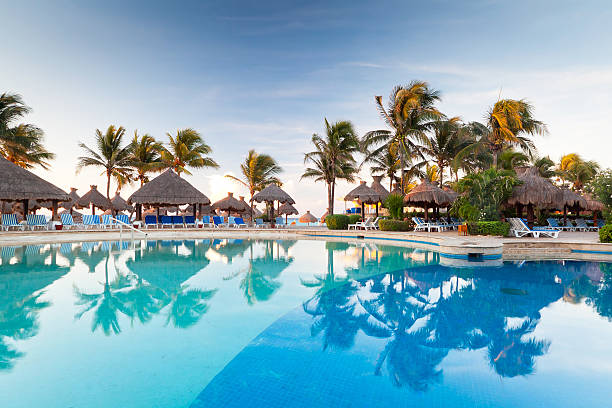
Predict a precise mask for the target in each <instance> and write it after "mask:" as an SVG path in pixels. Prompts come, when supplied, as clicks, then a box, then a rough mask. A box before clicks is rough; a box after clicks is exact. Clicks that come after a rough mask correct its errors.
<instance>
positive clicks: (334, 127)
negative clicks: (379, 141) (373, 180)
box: [301, 119, 359, 215]
mask: <svg viewBox="0 0 612 408" xmlns="http://www.w3.org/2000/svg"><path fill="white" fill-rule="evenodd" d="M311 140H312V144H313V145H314V147H315V150H313V151H312V152H309V153H306V154H304V163H308V162H310V163H312V165H313V167H308V168H307V169H306V171H304V174H302V177H301V178H314V179H315V181H324V182H325V184H326V185H327V214H330V215H331V214H333V213H334V196H335V193H336V180H338V179H340V180H346V181H349V182H352V181H354V180H355V175H356V174H357V171H358V169H357V162H356V160H355V158H354V156H353V155H354V154H355V153H357V152H358V151H359V139H358V137H357V133H356V132H355V129H354V128H353V124H352V123H351V122H349V121H345V120H342V121H339V122H335V123H332V124H330V123H329V122H328V121H327V119H325V136H323V137H322V136H319V135H317V134H316V133H315V134H314V135H312V139H311Z"/></svg>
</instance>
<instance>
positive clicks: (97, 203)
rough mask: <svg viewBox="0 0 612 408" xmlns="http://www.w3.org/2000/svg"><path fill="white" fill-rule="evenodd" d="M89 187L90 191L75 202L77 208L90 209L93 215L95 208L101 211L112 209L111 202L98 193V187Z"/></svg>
mask: <svg viewBox="0 0 612 408" xmlns="http://www.w3.org/2000/svg"><path fill="white" fill-rule="evenodd" d="M90 187H91V189H90V190H89V191H88V192H87V193H85V195H84V196H83V197H81V198H80V199H79V201H77V205H78V206H80V207H83V208H85V207H91V213H92V214H95V211H96V208H100V209H101V210H110V209H112V208H113V204H112V203H111V201H110V200H109V199H108V198H106V197H104V196H103V195H102V193H100V192H99V191H98V186H96V185H91V186H90Z"/></svg>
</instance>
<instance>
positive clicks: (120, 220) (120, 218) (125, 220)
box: [115, 214, 130, 225]
mask: <svg viewBox="0 0 612 408" xmlns="http://www.w3.org/2000/svg"><path fill="white" fill-rule="evenodd" d="M115 218H116V219H117V221H115V225H119V224H127V225H130V217H128V216H127V215H126V214H117V216H116V217H115Z"/></svg>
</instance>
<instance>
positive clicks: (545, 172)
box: [532, 156, 557, 179]
mask: <svg viewBox="0 0 612 408" xmlns="http://www.w3.org/2000/svg"><path fill="white" fill-rule="evenodd" d="M532 165H533V167H536V168H537V169H538V173H540V176H541V177H544V178H548V179H549V178H553V177H554V176H555V175H556V174H557V173H556V172H555V169H554V166H555V162H554V161H552V160H551V159H550V157H548V156H546V157H536V158H534V160H533V161H532Z"/></svg>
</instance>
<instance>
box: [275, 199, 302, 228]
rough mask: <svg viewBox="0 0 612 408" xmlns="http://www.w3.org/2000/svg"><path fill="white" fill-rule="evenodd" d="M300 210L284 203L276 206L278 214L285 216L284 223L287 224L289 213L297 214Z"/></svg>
mask: <svg viewBox="0 0 612 408" xmlns="http://www.w3.org/2000/svg"><path fill="white" fill-rule="evenodd" d="M299 213H300V212H299V211H298V210H297V209H296V208H295V207H294V206H292V205H291V204H289V203H285V204H283V205H281V206H280V207H278V215H284V216H285V224H287V216H289V215H298V214H299Z"/></svg>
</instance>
